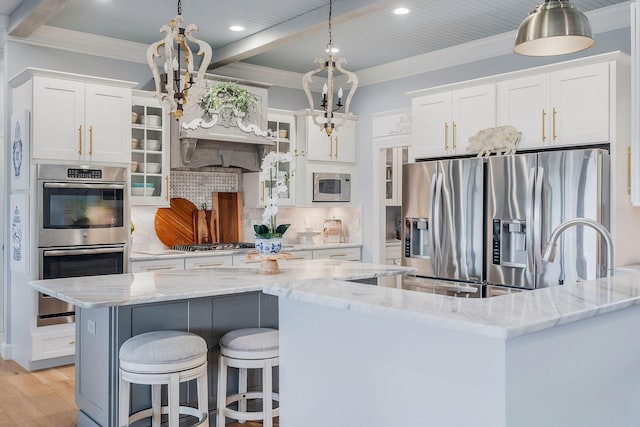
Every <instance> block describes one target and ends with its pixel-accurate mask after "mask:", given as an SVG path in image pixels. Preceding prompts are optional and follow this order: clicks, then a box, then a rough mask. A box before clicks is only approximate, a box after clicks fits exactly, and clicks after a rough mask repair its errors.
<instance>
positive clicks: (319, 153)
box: [298, 111, 356, 163]
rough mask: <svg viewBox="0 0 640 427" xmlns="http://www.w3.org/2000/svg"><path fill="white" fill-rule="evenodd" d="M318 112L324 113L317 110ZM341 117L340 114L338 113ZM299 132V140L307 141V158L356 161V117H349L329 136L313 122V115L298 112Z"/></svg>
mask: <svg viewBox="0 0 640 427" xmlns="http://www.w3.org/2000/svg"><path fill="white" fill-rule="evenodd" d="M317 114H323V113H322V112H317ZM336 116H337V117H340V114H336ZM298 132H299V135H300V136H301V137H302V138H298V140H299V141H306V144H305V146H304V147H305V148H304V151H305V155H306V158H307V160H310V161H322V162H341V163H355V162H356V119H347V120H346V121H345V123H344V124H342V125H341V126H339V127H338V128H336V129H335V130H334V131H333V132H332V134H331V137H329V136H327V133H326V132H325V131H324V129H321V128H320V127H319V126H318V125H316V124H315V123H314V122H313V119H312V118H311V116H308V115H307V114H306V111H305V112H300V113H298Z"/></svg>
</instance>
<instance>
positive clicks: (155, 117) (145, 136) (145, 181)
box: [130, 91, 171, 206]
mask: <svg viewBox="0 0 640 427" xmlns="http://www.w3.org/2000/svg"><path fill="white" fill-rule="evenodd" d="M170 120H171V116H170V115H169V113H168V111H167V109H166V108H165V107H164V106H163V105H162V104H161V103H160V101H159V100H158V99H157V98H156V97H154V96H153V93H152V92H145V91H134V93H133V100H132V105H131V113H130V123H131V181H130V182H131V204H132V205H152V206H169V177H170V173H169V172H170V162H169V152H170V149H169V148H170V147H169V141H170V138H169V128H170V126H169V122H170Z"/></svg>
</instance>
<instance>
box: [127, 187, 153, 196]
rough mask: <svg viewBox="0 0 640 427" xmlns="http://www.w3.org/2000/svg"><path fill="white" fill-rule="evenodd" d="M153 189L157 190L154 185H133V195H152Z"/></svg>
mask: <svg viewBox="0 0 640 427" xmlns="http://www.w3.org/2000/svg"><path fill="white" fill-rule="evenodd" d="M153 190H155V189H154V188H153V187H146V188H145V187H133V188H131V195H132V196H145V197H146V196H151V195H153Z"/></svg>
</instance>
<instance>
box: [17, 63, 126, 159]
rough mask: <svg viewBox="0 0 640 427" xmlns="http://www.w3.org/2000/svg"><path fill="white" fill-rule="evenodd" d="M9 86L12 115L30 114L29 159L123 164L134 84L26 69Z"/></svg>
mask: <svg viewBox="0 0 640 427" xmlns="http://www.w3.org/2000/svg"><path fill="white" fill-rule="evenodd" d="M10 84H11V86H12V87H13V88H14V89H13V110H17V109H18V108H27V109H30V110H31V112H32V117H31V120H32V130H33V131H32V157H33V158H34V159H36V160H64V161H71V162H78V161H82V162H101V163H119V164H129V159H130V156H129V150H130V148H129V141H130V138H131V126H130V123H131V118H130V117H131V89H132V87H133V86H135V83H132V82H124V81H119V80H111V79H103V78H97V77H90V76H81V75H76V74H69V73H59V72H53V71H47V70H38V69H30V68H29V69H26V70H24V71H23V72H22V73H20V74H18V75H17V76H16V77H14V78H12V79H11V81H10Z"/></svg>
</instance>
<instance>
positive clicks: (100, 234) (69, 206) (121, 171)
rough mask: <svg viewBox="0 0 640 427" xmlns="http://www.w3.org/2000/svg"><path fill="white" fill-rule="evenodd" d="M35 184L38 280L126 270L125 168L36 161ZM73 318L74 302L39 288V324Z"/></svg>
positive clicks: (127, 230)
mask: <svg viewBox="0 0 640 427" xmlns="http://www.w3.org/2000/svg"><path fill="white" fill-rule="evenodd" d="M37 184H38V204H39V206H38V208H39V209H38V256H39V259H38V261H39V262H38V265H39V268H38V278H39V279H59V278H65V277H79V276H96V275H103V274H118V273H124V272H126V269H127V259H128V257H129V254H128V247H127V242H128V238H129V232H130V231H129V227H130V219H129V195H128V189H127V169H126V168H124V167H107V166H102V167H101V166H93V165H92V166H88V167H85V166H65V165H42V164H41V165H38V170H37ZM87 286H90V283H89V282H88V283H87ZM74 320H75V316H74V307H73V305H71V304H68V303H66V302H64V301H60V300H58V299H56V298H52V297H49V296H47V295H44V294H41V293H39V295H38V320H37V324H38V326H45V325H52V324H58V323H68V322H73V321H74Z"/></svg>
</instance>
